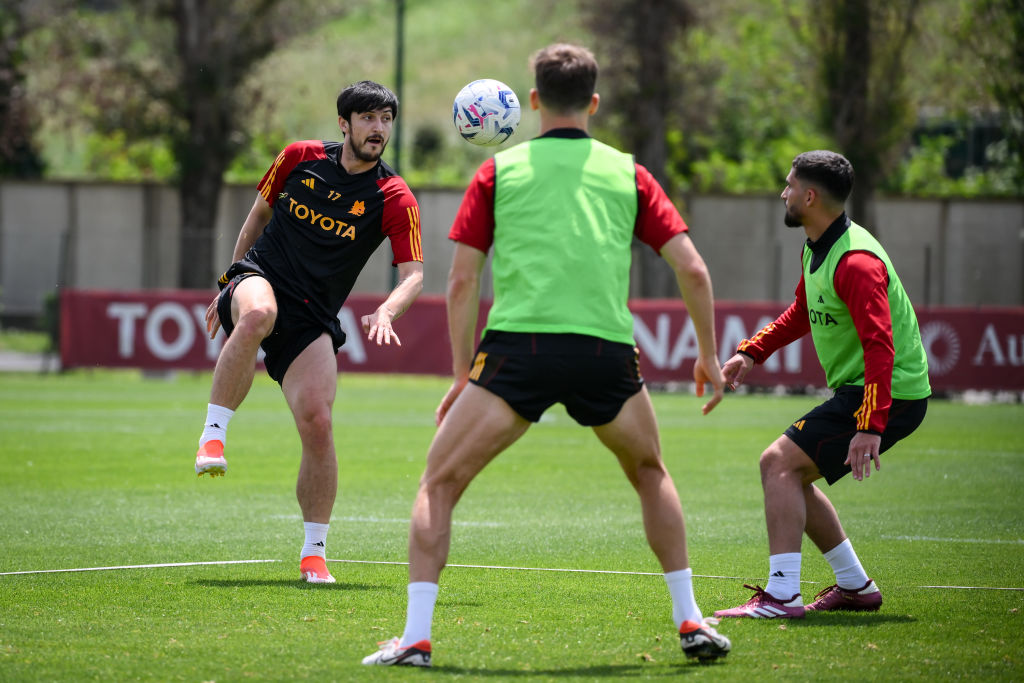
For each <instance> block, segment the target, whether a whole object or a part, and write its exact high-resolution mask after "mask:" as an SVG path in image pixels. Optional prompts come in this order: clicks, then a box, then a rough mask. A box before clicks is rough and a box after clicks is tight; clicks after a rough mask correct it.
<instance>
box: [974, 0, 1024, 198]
mask: <svg viewBox="0 0 1024 683" xmlns="http://www.w3.org/2000/svg"><path fill="white" fill-rule="evenodd" d="M967 6H968V8H969V9H968V11H969V13H970V14H969V18H968V20H967V21H966V22H965V23H964V24H963V27H962V30H961V32H960V35H961V37H962V39H963V41H964V43H965V44H966V45H967V46H968V47H969V49H971V50H972V51H973V52H974V53H975V54H976V55H977V56H978V57H979V58H980V59H981V61H982V63H983V64H984V65H985V67H986V68H985V70H984V73H983V78H984V81H985V83H986V85H987V86H988V89H989V91H990V92H991V93H992V97H993V98H994V99H995V101H996V103H997V104H998V105H999V108H1000V114H1001V116H1002V119H1003V127H1004V130H1005V131H1006V135H1007V143H1008V149H1007V159H1006V163H1008V164H1011V165H1013V167H1014V169H1015V170H1014V178H1015V181H1016V186H1017V192H1018V193H1021V194H1024V0H975V2H972V3H969V4H968V5H967Z"/></svg>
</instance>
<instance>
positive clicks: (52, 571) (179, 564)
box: [0, 560, 281, 576]
mask: <svg viewBox="0 0 1024 683" xmlns="http://www.w3.org/2000/svg"><path fill="white" fill-rule="evenodd" d="M280 561H281V560H220V561H211V562H165V563H163V564H123V565H120V566H118V567H78V568H76V569H31V570H28V571H23V572H0V576H14V575H15V574H59V573H62V572H103V571H108V570H112V569H152V568H159V567H197V566H199V565H207V564H259V563H262V562H280Z"/></svg>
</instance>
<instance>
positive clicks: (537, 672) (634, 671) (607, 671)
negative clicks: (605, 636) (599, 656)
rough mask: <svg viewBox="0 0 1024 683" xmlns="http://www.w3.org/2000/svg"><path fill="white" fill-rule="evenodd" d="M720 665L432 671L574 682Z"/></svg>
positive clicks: (692, 670) (673, 673) (696, 670)
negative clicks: (572, 679)
mask: <svg viewBox="0 0 1024 683" xmlns="http://www.w3.org/2000/svg"><path fill="white" fill-rule="evenodd" d="M719 665H720V663H718V662H712V663H698V662H680V663H678V664H672V665H670V666H669V667H667V668H660V667H659V668H655V666H651V665H643V664H617V665H608V666H580V667H569V668H565V669H529V670H525V671H521V670H518V669H484V668H481V669H470V668H466V667H458V666H436V665H435V666H434V667H432V669H431V670H432V671H434V672H436V673H442V674H452V675H456V676H474V677H480V678H499V677H501V678H528V677H537V676H549V677H551V678H561V677H565V678H570V677H572V678H574V677H577V676H583V677H593V678H641V677H643V678H656V677H659V676H680V675H685V674H688V673H693V674H696V673H700V672H703V671H707V670H708V669H710V668H713V667H716V666H719Z"/></svg>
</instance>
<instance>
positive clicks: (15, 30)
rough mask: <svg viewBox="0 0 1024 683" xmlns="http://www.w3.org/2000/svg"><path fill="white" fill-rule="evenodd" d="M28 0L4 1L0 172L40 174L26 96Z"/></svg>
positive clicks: (0, 48) (0, 22)
mask: <svg viewBox="0 0 1024 683" xmlns="http://www.w3.org/2000/svg"><path fill="white" fill-rule="evenodd" d="M28 10H29V7H28V3H27V2H8V3H4V4H3V5H0V176H14V177H18V178H37V177H39V176H41V175H42V173H43V162H42V160H41V159H40V157H39V153H38V151H37V150H36V146H35V141H34V140H33V139H32V128H33V122H34V117H33V111H32V107H31V105H30V103H29V101H28V98H27V97H26V96H25V92H26V91H25V78H26V72H25V69H26V56H25V40H26V38H27V36H28V34H29V32H30V30H31V22H30V19H29V16H28Z"/></svg>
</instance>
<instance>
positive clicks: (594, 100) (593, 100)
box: [587, 93, 601, 116]
mask: <svg viewBox="0 0 1024 683" xmlns="http://www.w3.org/2000/svg"><path fill="white" fill-rule="evenodd" d="M600 106H601V96H600V95H598V94H597V93H594V94H593V95H591V96H590V107H589V108H588V109H587V114H589V115H590V116H593V115H594V114H596V113H597V109H598V107H600Z"/></svg>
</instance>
